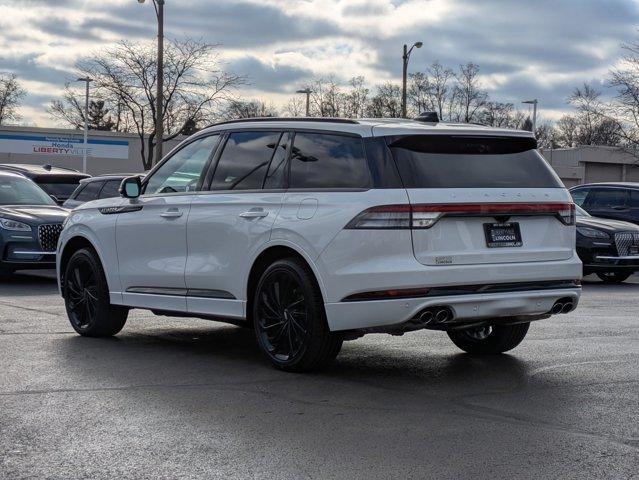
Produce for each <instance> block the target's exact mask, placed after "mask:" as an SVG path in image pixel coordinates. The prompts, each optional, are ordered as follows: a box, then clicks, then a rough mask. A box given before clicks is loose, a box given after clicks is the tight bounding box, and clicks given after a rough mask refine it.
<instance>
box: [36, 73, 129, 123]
mask: <svg viewBox="0 0 639 480" xmlns="http://www.w3.org/2000/svg"><path fill="white" fill-rule="evenodd" d="M111 110H112V108H111V107H109V106H108V105H107V104H106V102H105V101H104V100H102V99H97V100H91V101H90V102H89V115H88V120H89V121H88V126H89V130H117V128H116V127H117V126H118V125H119V124H120V122H118V119H117V118H115V119H114V115H113V114H112V113H111ZM47 112H48V113H49V115H51V116H52V117H53V118H55V119H57V120H60V121H62V122H63V123H66V124H68V125H70V126H72V127H73V128H76V129H82V128H84V117H85V114H84V98H82V99H81V100H80V98H79V97H78V95H76V94H75V92H74V91H73V90H72V88H71V86H70V85H69V84H67V85H66V88H65V91H64V95H63V97H62V99H58V100H53V101H52V102H51V105H49V107H48V108H47ZM120 113H121V111H120ZM117 114H118V112H117V111H116V115H117Z"/></svg>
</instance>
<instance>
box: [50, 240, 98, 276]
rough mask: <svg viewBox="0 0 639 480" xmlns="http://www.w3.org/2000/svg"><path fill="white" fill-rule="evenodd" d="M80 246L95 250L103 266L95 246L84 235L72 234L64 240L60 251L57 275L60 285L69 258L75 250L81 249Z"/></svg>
mask: <svg viewBox="0 0 639 480" xmlns="http://www.w3.org/2000/svg"><path fill="white" fill-rule="evenodd" d="M82 248H91V249H92V250H93V251H94V252H96V254H97V255H98V258H99V259H100V263H101V264H102V268H104V262H103V261H102V257H101V255H100V252H99V251H98V249H97V248H96V247H95V245H94V244H93V242H92V241H91V240H89V239H88V238H87V237H86V236H84V235H74V236H73V237H71V238H69V239H68V240H67V241H66V242H65V244H64V247H63V248H62V251H61V252H60V261H59V266H60V267H59V269H60V270H59V277H60V285H61V286H62V285H63V284H64V272H65V271H66V269H67V264H68V263H69V259H70V258H71V256H72V255H73V254H74V253H75V252H77V251H78V250H81V249H82Z"/></svg>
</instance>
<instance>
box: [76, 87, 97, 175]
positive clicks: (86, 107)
mask: <svg viewBox="0 0 639 480" xmlns="http://www.w3.org/2000/svg"><path fill="white" fill-rule="evenodd" d="M77 81H78V82H85V83H86V90H85V95H84V149H83V150H84V151H83V153H82V172H83V173H87V151H88V149H89V83H91V82H92V81H93V80H92V79H91V78H89V77H83V78H78V79H77Z"/></svg>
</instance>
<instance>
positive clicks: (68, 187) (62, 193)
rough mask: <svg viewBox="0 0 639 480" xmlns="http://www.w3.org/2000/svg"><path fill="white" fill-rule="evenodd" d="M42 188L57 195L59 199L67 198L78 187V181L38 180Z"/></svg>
mask: <svg viewBox="0 0 639 480" xmlns="http://www.w3.org/2000/svg"><path fill="white" fill-rule="evenodd" d="M37 183H38V185H40V188H42V190H44V191H45V192H47V193H48V194H49V195H55V197H56V198H59V199H61V200H62V199H67V198H69V197H70V196H71V194H72V193H73V192H74V191H75V189H76V188H78V182H71V183H42V182H37Z"/></svg>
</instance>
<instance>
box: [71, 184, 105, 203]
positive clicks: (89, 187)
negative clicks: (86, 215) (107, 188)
mask: <svg viewBox="0 0 639 480" xmlns="http://www.w3.org/2000/svg"><path fill="white" fill-rule="evenodd" d="M102 185H104V182H89V183H87V184H86V185H85V187H84V188H83V189H82V191H81V192H80V193H79V194H78V196H77V197H75V199H76V200H78V201H80V202H90V201H91V200H95V199H96V198H98V193H100V189H101V188H102Z"/></svg>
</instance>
